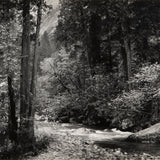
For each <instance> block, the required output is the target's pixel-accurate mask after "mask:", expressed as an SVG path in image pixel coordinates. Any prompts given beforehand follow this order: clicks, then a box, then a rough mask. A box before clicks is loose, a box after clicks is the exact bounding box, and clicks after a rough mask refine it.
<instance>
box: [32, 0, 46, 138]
mask: <svg viewBox="0 0 160 160" xmlns="http://www.w3.org/2000/svg"><path fill="white" fill-rule="evenodd" d="M42 3H43V0H39V2H38V4H37V6H38V11H37V26H36V38H35V44H34V53H33V62H32V63H33V64H32V77H31V85H30V93H31V97H30V105H29V117H31V121H30V128H31V129H30V130H31V134H32V135H33V136H34V129H33V128H34V112H35V111H34V102H35V98H36V82H37V65H38V54H37V47H38V42H39V32H40V25H41V17H42V13H41V12H42Z"/></svg>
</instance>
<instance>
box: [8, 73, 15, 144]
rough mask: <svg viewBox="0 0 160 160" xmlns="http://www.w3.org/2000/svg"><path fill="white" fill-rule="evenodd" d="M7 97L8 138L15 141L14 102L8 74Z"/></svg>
mask: <svg viewBox="0 0 160 160" xmlns="http://www.w3.org/2000/svg"><path fill="white" fill-rule="evenodd" d="M7 79H8V97H9V115H8V130H9V139H10V140H11V142H15V143H17V117H16V104H15V100H14V89H13V87H12V76H11V75H8V77H7Z"/></svg>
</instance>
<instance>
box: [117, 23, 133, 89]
mask: <svg viewBox="0 0 160 160" xmlns="http://www.w3.org/2000/svg"><path fill="white" fill-rule="evenodd" d="M128 27H129V26H126V24H124V22H122V24H121V33H122V38H121V42H120V43H121V54H122V58H123V67H124V74H125V81H129V80H130V77H131V46H130V40H129V38H128V34H129V31H128V30H129V29H128ZM127 88H128V90H130V89H131V86H130V84H128V87H127Z"/></svg>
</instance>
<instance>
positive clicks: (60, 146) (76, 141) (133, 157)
mask: <svg viewBox="0 0 160 160" xmlns="http://www.w3.org/2000/svg"><path fill="white" fill-rule="evenodd" d="M90 131H91V130H90ZM35 133H36V135H37V136H38V137H41V138H42V137H46V138H48V139H49V140H50V144H49V145H48V147H47V149H46V150H44V151H43V152H41V153H40V154H39V155H37V156H34V157H33V156H28V157H26V158H24V157H23V160H95V159H96V160H149V159H155V160H160V156H156V157H155V156H151V155H149V154H146V153H143V154H135V153H134V154H133V153H126V152H122V151H121V150H120V149H106V148H101V147H98V146H97V145H95V144H94V143H93V141H91V140H87V139H86V140H85V138H84V137H81V136H76V135H73V134H71V133H70V132H68V131H67V130H66V128H65V126H63V125H59V124H54V123H47V122H46V123H44V122H40V123H39V122H38V124H36V129H35Z"/></svg>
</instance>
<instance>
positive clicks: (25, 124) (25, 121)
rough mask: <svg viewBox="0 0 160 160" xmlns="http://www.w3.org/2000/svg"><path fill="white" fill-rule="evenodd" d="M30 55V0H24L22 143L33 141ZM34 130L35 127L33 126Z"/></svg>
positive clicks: (26, 143) (21, 96)
mask: <svg viewBox="0 0 160 160" xmlns="http://www.w3.org/2000/svg"><path fill="white" fill-rule="evenodd" d="M29 57H30V0H23V31H22V55H21V77H20V143H21V145H23V146H24V147H25V145H28V143H29V144H31V143H32V142H33V139H34V137H33V135H32V134H31V131H30V130H31V128H30V126H29V124H30V123H29V122H30V117H29V108H30V107H29V98H30V89H29ZM32 130H33V128H32Z"/></svg>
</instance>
